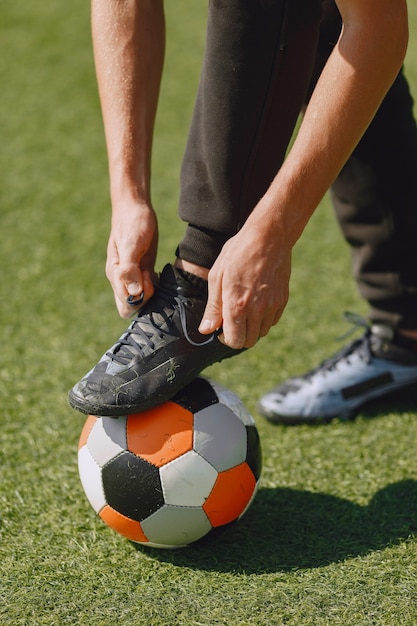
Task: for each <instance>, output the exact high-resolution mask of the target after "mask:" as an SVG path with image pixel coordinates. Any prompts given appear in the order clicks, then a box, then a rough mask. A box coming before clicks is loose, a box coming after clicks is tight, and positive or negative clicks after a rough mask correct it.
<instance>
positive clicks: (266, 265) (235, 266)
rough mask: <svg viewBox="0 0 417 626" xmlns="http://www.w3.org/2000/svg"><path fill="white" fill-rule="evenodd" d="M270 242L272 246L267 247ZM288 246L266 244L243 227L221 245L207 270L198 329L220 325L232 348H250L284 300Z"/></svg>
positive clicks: (210, 329)
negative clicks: (207, 289)
mask: <svg viewBox="0 0 417 626" xmlns="http://www.w3.org/2000/svg"><path fill="white" fill-rule="evenodd" d="M271 244H272V245H273V247H274V249H273V250H271V249H270V247H271ZM290 274H291V249H289V248H288V246H285V247H280V246H279V244H278V242H276V243H275V245H274V243H273V242H270V244H267V243H266V242H265V240H264V241H262V239H260V236H259V233H258V232H257V231H256V230H255V229H251V228H247V227H245V226H244V227H243V228H242V230H241V231H240V232H239V233H238V234H237V235H235V236H234V237H233V238H232V239H230V240H229V241H228V242H227V243H226V244H225V245H224V247H223V249H222V251H221V253H220V255H219V257H218V258H217V260H216V262H215V264H214V265H213V267H212V269H211V270H210V272H209V278H208V284H209V297H208V302H207V306H206V309H205V312H204V316H203V320H202V323H201V325H200V329H199V330H200V332H201V333H202V334H209V333H212V332H214V331H215V330H216V329H218V328H220V327H221V328H222V334H221V335H220V337H219V338H220V340H221V341H223V342H224V343H225V344H226V345H228V346H230V347H231V348H235V349H240V348H250V347H252V346H254V345H255V343H256V342H257V341H258V339H259V338H260V337H264V336H265V335H267V333H268V332H269V330H270V328H271V326H273V325H275V324H276V323H277V322H278V320H279V319H280V317H281V315H282V313H283V311H284V308H285V306H286V304H287V302H288V294H289V280H290Z"/></svg>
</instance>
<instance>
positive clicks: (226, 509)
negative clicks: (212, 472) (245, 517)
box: [203, 463, 256, 527]
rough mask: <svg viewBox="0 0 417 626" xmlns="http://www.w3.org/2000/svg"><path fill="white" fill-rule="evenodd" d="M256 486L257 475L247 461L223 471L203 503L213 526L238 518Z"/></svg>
mask: <svg viewBox="0 0 417 626" xmlns="http://www.w3.org/2000/svg"><path fill="white" fill-rule="evenodd" d="M255 486H256V480H255V477H254V475H253V474H252V471H251V469H250V468H249V466H248V465H247V463H241V464H240V465H237V466H236V467H233V468H232V469H230V470H226V471H225V472H221V473H220V474H219V476H218V477H217V480H216V482H215V484H214V487H213V489H212V491H211V493H210V495H209V497H208V498H207V500H206V502H205V503H204V505H203V509H204V511H205V513H206V515H207V517H208V518H209V520H210V522H211V524H212V526H214V527H216V526H223V525H224V524H229V523H230V522H233V521H234V520H236V519H237V518H238V517H239V515H241V514H242V513H243V511H244V510H245V508H246V507H247V505H248V503H249V501H250V499H251V497H252V494H253V491H254V489H255Z"/></svg>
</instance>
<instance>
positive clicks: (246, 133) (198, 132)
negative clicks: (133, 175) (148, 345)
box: [177, 0, 322, 268]
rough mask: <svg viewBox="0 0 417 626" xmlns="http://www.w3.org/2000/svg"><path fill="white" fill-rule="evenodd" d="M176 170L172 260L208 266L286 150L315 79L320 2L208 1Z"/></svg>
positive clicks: (250, 208)
mask: <svg viewBox="0 0 417 626" xmlns="http://www.w3.org/2000/svg"><path fill="white" fill-rule="evenodd" d="M209 7H210V8H209V17H208V29H207V43H206V53H205V59H204V65H203V70H202V74H201V81H200V85H199V90H198V94H197V100H196V104H195V109H194V115H193V119H192V123H191V128H190V134H189V138H188V142H187V147H186V151H185V155H184V160H183V165H182V172H181V193H180V206H179V212H180V217H181V218H182V220H183V221H184V222H186V223H187V224H188V226H187V228H186V232H185V236H184V238H183V240H182V241H181V242H180V244H179V247H178V251H177V254H178V257H179V258H180V259H181V260H185V261H188V262H191V263H194V264H197V265H203V266H204V267H205V268H210V267H211V266H212V265H213V263H214V261H215V260H216V258H217V256H218V254H219V252H220V250H221V248H222V246H223V244H224V243H225V242H226V241H227V240H228V239H229V238H230V237H231V236H233V235H234V234H235V233H236V232H237V231H238V230H239V228H240V227H241V226H242V225H243V223H244V222H245V220H246V218H247V217H248V215H249V213H250V212H251V211H252V209H253V208H254V206H255V205H256V204H257V202H258V201H259V199H260V198H261V197H262V196H263V194H264V193H265V191H266V190H267V188H268V187H269V185H270V183H271V180H272V179H273V178H274V176H275V175H276V173H277V171H278V170H279V168H280V166H281V164H282V161H283V159H284V156H285V152H286V150H287V147H288V143H289V141H290V138H291V135H292V133H293V130H294V126H295V124H296V121H297V118H298V115H299V113H300V110H301V107H302V105H303V102H304V99H305V96H306V92H307V88H308V85H309V82H310V79H311V74H312V69H313V63H314V58H315V51H316V47H317V40H318V34H319V26H320V20H321V17H322V6H321V2H320V0H249V1H248V2H242V1H241V0H228V2H214V1H213V2H210V5H209Z"/></svg>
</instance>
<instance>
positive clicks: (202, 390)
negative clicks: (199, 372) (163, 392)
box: [172, 378, 219, 413]
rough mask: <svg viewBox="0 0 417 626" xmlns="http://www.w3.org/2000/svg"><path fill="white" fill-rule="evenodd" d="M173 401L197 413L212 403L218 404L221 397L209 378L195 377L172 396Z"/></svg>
mask: <svg viewBox="0 0 417 626" xmlns="http://www.w3.org/2000/svg"><path fill="white" fill-rule="evenodd" d="M172 402H175V403H176V404H179V405H180V406H182V407H183V408H184V409H188V411H190V412H191V413H197V411H201V410H202V409H205V408H206V407H208V406H211V405H212V404H217V403H218V402H219V399H218V397H217V393H216V392H215V390H214V389H213V387H212V386H211V385H210V383H209V381H208V380H207V379H205V378H195V379H194V380H193V381H192V382H191V383H190V384H189V385H187V386H186V387H184V389H182V390H181V391H179V392H178V393H177V394H176V395H175V396H174V397H173V398H172Z"/></svg>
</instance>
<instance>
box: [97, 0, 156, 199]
mask: <svg viewBox="0 0 417 626" xmlns="http://www.w3.org/2000/svg"><path fill="white" fill-rule="evenodd" d="M91 9H92V34H93V46H94V59H95V64H96V73H97V82H98V87H99V94H100V102H101V107H102V113H103V120H104V127H105V136H106V144H107V152H108V159H109V168H110V184H111V195H112V201H113V205H115V204H118V203H119V202H121V201H123V199H124V198H128V199H129V200H137V201H141V202H150V166H151V151H152V137H153V130H154V123H155V116H156V109H157V104H158V96H159V87H160V81H161V75H162V67H163V58H164V49H165V23H164V12H163V2H162V0H92V3H91Z"/></svg>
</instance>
